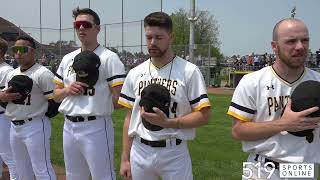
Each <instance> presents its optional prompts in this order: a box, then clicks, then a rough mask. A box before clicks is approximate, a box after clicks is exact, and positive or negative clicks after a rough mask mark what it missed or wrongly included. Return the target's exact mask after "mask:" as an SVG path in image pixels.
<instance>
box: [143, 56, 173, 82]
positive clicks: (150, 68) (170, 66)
mask: <svg viewBox="0 0 320 180" xmlns="http://www.w3.org/2000/svg"><path fill="white" fill-rule="evenodd" d="M175 59H176V55H174V56H173V58H172V59H171V61H170V62H169V63H171V65H170V71H169V76H168V80H170V77H171V71H172V66H173V61H174V60H175ZM151 63H152V59H151V57H150V61H149V75H150V77H151V79H156V78H155V77H153V76H152V74H151ZM166 65H167V64H166ZM166 65H164V66H166Z"/></svg>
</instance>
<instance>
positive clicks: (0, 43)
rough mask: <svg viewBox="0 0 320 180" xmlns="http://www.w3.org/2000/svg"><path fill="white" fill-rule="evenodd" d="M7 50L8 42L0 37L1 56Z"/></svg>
mask: <svg viewBox="0 0 320 180" xmlns="http://www.w3.org/2000/svg"><path fill="white" fill-rule="evenodd" d="M7 50H8V43H7V41H6V40H4V39H2V38H0V55H1V57H2V56H4V55H5V54H6V52H7Z"/></svg>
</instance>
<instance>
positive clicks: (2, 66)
mask: <svg viewBox="0 0 320 180" xmlns="http://www.w3.org/2000/svg"><path fill="white" fill-rule="evenodd" d="M12 70H13V67H12V66H10V65H9V64H7V63H6V62H2V63H1V64H0V71H5V72H7V71H12Z"/></svg>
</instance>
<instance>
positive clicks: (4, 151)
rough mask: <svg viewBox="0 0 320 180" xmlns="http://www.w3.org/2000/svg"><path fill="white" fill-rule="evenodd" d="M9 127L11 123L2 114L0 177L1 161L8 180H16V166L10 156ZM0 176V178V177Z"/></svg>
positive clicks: (0, 123) (0, 125) (0, 173)
mask: <svg viewBox="0 0 320 180" xmlns="http://www.w3.org/2000/svg"><path fill="white" fill-rule="evenodd" d="M10 126H11V121H10V120H9V119H8V117H7V116H5V115H4V114H1V115H0V159H1V161H0V166H1V168H0V175H1V176H2V169H3V167H2V161H3V162H4V163H5V164H6V165H7V167H8V169H9V173H10V179H11V180H14V179H17V172H16V164H15V161H14V159H13V156H12V150H11V145H10ZM1 176H0V177H1Z"/></svg>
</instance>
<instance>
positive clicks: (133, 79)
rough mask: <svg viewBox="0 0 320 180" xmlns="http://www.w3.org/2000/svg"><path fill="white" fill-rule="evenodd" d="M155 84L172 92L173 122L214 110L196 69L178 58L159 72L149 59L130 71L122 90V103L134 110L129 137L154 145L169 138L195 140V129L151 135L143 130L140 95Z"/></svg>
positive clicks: (120, 101)
mask: <svg viewBox="0 0 320 180" xmlns="http://www.w3.org/2000/svg"><path fill="white" fill-rule="evenodd" d="M151 83H156V84H161V85H163V86H165V87H166V88H167V89H168V90H169V91H170V95H171V103H170V113H169V116H170V118H174V117H181V116H184V115H186V114H189V113H191V112H192V111H199V110H200V109H202V108H204V107H209V106H210V102H209V99H208V95H207V90H206V86H205V83H204V79H203V77H202V74H201V72H200V70H199V68H198V67H197V66H196V65H194V64H192V63H190V62H188V61H186V60H184V59H182V58H180V57H178V56H176V57H175V58H174V59H173V60H172V61H171V62H170V63H168V64H167V65H165V66H163V67H162V68H160V69H159V68H157V67H155V66H154V65H153V64H152V63H151V61H150V59H149V60H147V61H145V62H143V63H142V64H140V65H139V66H137V67H135V68H134V69H132V70H130V72H129V73H128V75H127V78H126V80H125V82H124V84H123V87H122V90H121V94H120V98H119V102H118V103H119V104H121V105H123V106H125V107H127V108H129V109H132V114H131V121H130V125H129V136H135V135H138V136H140V137H142V138H144V139H147V140H150V141H155V140H163V139H169V138H179V139H182V140H190V139H193V138H194V137H195V129H194V128H190V129H173V128H164V129H162V130H160V131H150V130H148V129H146V128H145V127H144V126H143V124H142V121H141V120H142V119H141V116H140V106H139V102H140V99H141V97H140V94H141V91H142V90H143V89H144V88H145V87H146V86H148V85H149V84H151Z"/></svg>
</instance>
